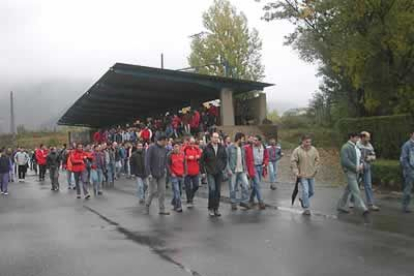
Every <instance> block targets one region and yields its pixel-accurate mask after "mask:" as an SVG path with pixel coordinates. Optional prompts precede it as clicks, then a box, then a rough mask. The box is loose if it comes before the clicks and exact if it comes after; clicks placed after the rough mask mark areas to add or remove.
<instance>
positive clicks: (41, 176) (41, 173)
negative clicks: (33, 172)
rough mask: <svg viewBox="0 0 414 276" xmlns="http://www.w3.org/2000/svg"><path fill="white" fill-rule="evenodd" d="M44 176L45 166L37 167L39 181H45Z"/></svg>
mask: <svg viewBox="0 0 414 276" xmlns="http://www.w3.org/2000/svg"><path fill="white" fill-rule="evenodd" d="M45 175H46V165H39V179H40V180H45Z"/></svg>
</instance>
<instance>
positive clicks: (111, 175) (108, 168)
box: [106, 163, 115, 183]
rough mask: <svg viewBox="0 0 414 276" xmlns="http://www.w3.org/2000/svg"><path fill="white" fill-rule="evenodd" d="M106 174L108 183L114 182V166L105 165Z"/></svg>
mask: <svg viewBox="0 0 414 276" xmlns="http://www.w3.org/2000/svg"><path fill="white" fill-rule="evenodd" d="M106 173H107V174H108V183H112V182H114V173H115V165H114V164H113V163H109V164H107V165H106Z"/></svg>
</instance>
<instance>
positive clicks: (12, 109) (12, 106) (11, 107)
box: [10, 91, 16, 138]
mask: <svg viewBox="0 0 414 276" xmlns="http://www.w3.org/2000/svg"><path fill="white" fill-rule="evenodd" d="M14 124H15V121H14V98H13V91H11V92H10V133H11V134H12V135H13V138H14V137H15V135H16V128H15V125H14Z"/></svg>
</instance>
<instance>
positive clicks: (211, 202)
mask: <svg viewBox="0 0 414 276" xmlns="http://www.w3.org/2000/svg"><path fill="white" fill-rule="evenodd" d="M222 180H223V175H222V173H218V174H215V175H213V174H207V183H208V209H209V210H216V211H217V210H218V208H219V206H220V196H221V194H220V192H221V182H222Z"/></svg>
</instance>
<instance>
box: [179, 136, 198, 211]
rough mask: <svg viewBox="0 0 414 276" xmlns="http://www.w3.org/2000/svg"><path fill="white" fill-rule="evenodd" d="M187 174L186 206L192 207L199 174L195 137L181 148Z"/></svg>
mask: <svg viewBox="0 0 414 276" xmlns="http://www.w3.org/2000/svg"><path fill="white" fill-rule="evenodd" d="M183 151H184V156H185V161H186V168H187V175H186V176H185V181H184V183H185V191H186V194H187V207H188V208H192V207H193V206H194V205H193V200H194V195H195V193H196V192H197V190H198V186H199V181H200V180H199V175H200V163H199V161H200V158H201V150H200V148H199V147H198V146H197V145H196V142H195V139H194V138H193V137H191V138H190V141H189V144H188V145H187V146H186V147H185V148H184V149H183Z"/></svg>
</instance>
